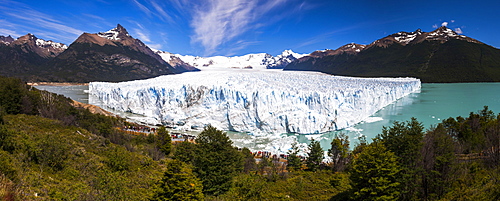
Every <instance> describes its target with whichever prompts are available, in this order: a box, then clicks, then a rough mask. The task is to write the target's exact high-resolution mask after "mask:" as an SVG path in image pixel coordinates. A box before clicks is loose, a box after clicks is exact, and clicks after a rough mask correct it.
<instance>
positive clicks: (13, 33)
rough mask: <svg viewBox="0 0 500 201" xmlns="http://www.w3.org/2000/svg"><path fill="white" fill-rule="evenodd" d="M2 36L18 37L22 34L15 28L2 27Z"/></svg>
mask: <svg viewBox="0 0 500 201" xmlns="http://www.w3.org/2000/svg"><path fill="white" fill-rule="evenodd" d="M0 36H12V37H13V38H17V37H19V36H21V34H18V33H17V32H16V31H13V30H9V29H2V28H0Z"/></svg>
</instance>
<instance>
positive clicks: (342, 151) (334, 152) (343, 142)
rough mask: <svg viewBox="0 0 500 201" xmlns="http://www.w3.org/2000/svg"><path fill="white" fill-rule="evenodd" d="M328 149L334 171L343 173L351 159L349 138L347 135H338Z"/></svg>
mask: <svg viewBox="0 0 500 201" xmlns="http://www.w3.org/2000/svg"><path fill="white" fill-rule="evenodd" d="M331 145H332V147H331V148H330V149H328V156H330V158H332V160H333V170H334V171H342V170H344V168H345V165H346V163H347V159H348V157H349V138H348V136H347V135H346V134H345V133H340V134H339V135H336V136H335V138H334V139H333V140H332V142H331Z"/></svg>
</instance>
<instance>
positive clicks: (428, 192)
mask: <svg viewBox="0 0 500 201" xmlns="http://www.w3.org/2000/svg"><path fill="white" fill-rule="evenodd" d="M422 156H423V161H422V165H423V169H424V174H423V175H422V195H423V198H424V199H426V200H435V199H440V198H442V196H444V195H445V193H446V192H447V189H449V187H450V186H451V178H452V176H453V169H454V168H453V167H454V164H455V143H454V141H453V138H452V137H451V136H450V135H448V134H447V132H446V129H445V128H444V127H443V125H442V124H438V125H437V127H435V128H432V129H431V130H429V131H428V132H427V133H426V135H425V137H424V146H423V148H422Z"/></svg>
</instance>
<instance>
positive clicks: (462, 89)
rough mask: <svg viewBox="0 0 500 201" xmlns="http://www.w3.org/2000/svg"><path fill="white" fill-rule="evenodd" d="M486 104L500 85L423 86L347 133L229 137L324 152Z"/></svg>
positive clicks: (76, 93)
mask: <svg viewBox="0 0 500 201" xmlns="http://www.w3.org/2000/svg"><path fill="white" fill-rule="evenodd" d="M36 88H38V89H43V90H47V91H51V92H54V93H58V94H63V95H65V96H68V97H70V98H72V99H74V100H77V101H80V102H84V103H88V93H85V92H84V90H88V86H83V85H80V86H36ZM485 105H487V106H489V108H490V109H491V110H492V111H493V112H494V113H495V114H498V113H500V83H454V84H422V89H421V91H420V92H417V93H412V94H410V95H408V96H406V97H404V98H401V99H399V100H398V101H396V102H394V103H392V104H391V105H389V106H387V107H385V108H383V109H382V110H380V111H378V112H377V113H375V114H374V115H373V116H371V117H370V118H369V119H368V120H366V121H365V122H362V123H360V124H358V125H356V126H354V127H352V128H348V129H345V130H341V131H334V132H328V133H323V134H317V135H297V134H273V135H269V136H253V135H248V134H246V133H235V132H228V135H229V137H230V138H231V139H232V140H233V142H234V144H235V145H236V146H238V147H244V146H245V147H249V148H250V149H252V150H268V151H272V152H282V153H283V152H286V150H288V148H290V144H291V143H292V142H294V141H298V142H299V143H301V144H302V146H305V145H306V143H307V142H309V140H310V139H311V138H314V139H315V140H319V141H320V143H321V146H322V147H323V149H324V150H328V149H329V148H330V142H331V140H332V139H333V137H334V136H335V135H336V134H338V133H340V132H343V133H346V134H347V135H348V136H349V138H350V141H351V148H352V146H353V145H354V144H355V143H356V142H357V137H358V136H360V135H365V136H366V138H367V140H368V141H371V138H373V137H375V136H376V135H377V134H379V133H381V131H382V127H383V126H386V127H388V126H391V125H392V124H393V122H394V121H408V120H410V118H411V117H415V118H417V120H418V121H420V122H422V123H423V124H424V126H425V128H426V129H427V128H429V127H430V126H431V125H435V124H437V123H440V122H441V121H442V120H444V119H446V118H449V117H457V116H468V115H469V113H470V112H477V111H479V110H482V109H483V106H485ZM119 115H125V116H132V118H133V116H134V115H132V114H126V113H120V114H119ZM135 116H137V115H135Z"/></svg>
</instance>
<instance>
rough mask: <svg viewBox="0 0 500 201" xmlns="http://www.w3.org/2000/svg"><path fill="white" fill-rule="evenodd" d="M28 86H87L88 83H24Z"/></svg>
mask: <svg viewBox="0 0 500 201" xmlns="http://www.w3.org/2000/svg"><path fill="white" fill-rule="evenodd" d="M26 84H27V85H30V86H80V85H83V86H88V85H89V83H88V82H87V83H78V82H28V83H26Z"/></svg>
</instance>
